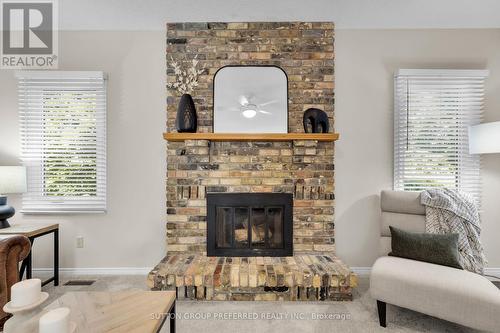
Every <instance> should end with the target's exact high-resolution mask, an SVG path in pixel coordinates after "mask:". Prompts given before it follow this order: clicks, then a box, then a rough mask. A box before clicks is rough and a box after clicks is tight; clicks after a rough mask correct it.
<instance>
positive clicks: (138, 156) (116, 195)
mask: <svg viewBox="0 0 500 333" xmlns="http://www.w3.org/2000/svg"><path fill="white" fill-rule="evenodd" d="M164 35H165V34H164V32H160V31H158V32H63V33H61V34H60V53H59V58H60V66H59V68H60V69H61V70H89V71H94V70H102V71H104V72H106V73H108V74H109V82H108V117H107V120H108V212H107V213H106V214H88V215H62V216H55V215H52V216H50V215H49V216H33V215H23V214H19V213H18V214H16V215H15V216H14V218H13V219H12V222H17V223H29V222H42V221H43V222H54V223H60V224H61V225H60V229H61V231H60V237H61V240H60V242H61V245H60V248H61V267H79V268H89V267H152V266H153V265H155V264H156V263H158V262H159V260H160V259H161V258H162V255H163V254H164V253H165V237H164V234H165V227H164V225H165V214H166V213H165V212H166V210H165V190H164V188H165V186H164V184H165V169H166V162H165V142H164V140H163V139H162V132H163V131H164V128H165V98H166V97H165V88H164V87H165V61H164V58H165V38H164ZM0 94H1V98H0V110H1V111H0V112H1V117H0V165H9V164H18V163H19V148H20V147H19V135H18V131H19V124H18V115H17V92H16V80H15V79H14V76H13V72H12V71H6V70H0ZM9 201H10V203H11V204H12V205H13V206H14V207H17V208H20V207H21V205H20V202H19V197H17V198H16V197H12V198H9ZM77 236H83V237H84V238H85V247H84V248H83V249H77V248H76V237H77ZM46 238H49V237H46ZM39 240H40V241H39ZM39 240H37V241H36V242H35V248H34V256H35V258H34V259H35V267H50V266H51V260H50V258H51V253H52V248H51V247H50V246H51V243H50V238H49V239H47V240H44V241H42V238H40V239H39Z"/></svg>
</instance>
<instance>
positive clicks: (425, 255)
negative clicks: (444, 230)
mask: <svg viewBox="0 0 500 333" xmlns="http://www.w3.org/2000/svg"><path fill="white" fill-rule="evenodd" d="M389 228H390V229H391V253H389V255H390V256H395V257H402V258H407V259H414V260H419V261H425V262H430V263H433V264H438V265H444V266H450V267H454V268H460V269H462V266H461V265H460V259H459V254H458V234H429V233H425V232H423V233H420V232H407V231H404V230H401V229H398V228H395V227H392V226H391V227H389Z"/></svg>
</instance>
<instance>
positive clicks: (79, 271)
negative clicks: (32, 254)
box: [33, 267, 152, 275]
mask: <svg viewBox="0 0 500 333" xmlns="http://www.w3.org/2000/svg"><path fill="white" fill-rule="evenodd" d="M151 270H152V268H151V267H98V268H60V269H59V272H60V273H68V274H75V275H147V274H148V273H149V272H151ZM53 271H54V269H53V268H33V272H39V273H52V272H53Z"/></svg>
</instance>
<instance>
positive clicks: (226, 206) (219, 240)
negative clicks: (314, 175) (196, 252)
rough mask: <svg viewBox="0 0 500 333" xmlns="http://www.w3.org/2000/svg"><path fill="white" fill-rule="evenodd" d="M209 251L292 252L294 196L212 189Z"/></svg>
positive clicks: (229, 253)
mask: <svg viewBox="0 0 500 333" xmlns="http://www.w3.org/2000/svg"><path fill="white" fill-rule="evenodd" d="M207 198H208V199H207V203H208V223H207V228H208V230H207V237H208V241H207V244H208V248H207V253H208V255H209V256H210V255H220V256H264V255H265V256H286V255H292V253H291V252H292V250H291V249H292V246H291V245H292V218H291V210H292V198H291V195H288V194H282V193H277V194H271V193H264V194H259V193H251V194H246V193H245V194H243V193H236V194H229V193H213V194H212V193H210V194H209V195H208V197H207Z"/></svg>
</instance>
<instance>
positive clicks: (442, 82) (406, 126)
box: [394, 70, 488, 203]
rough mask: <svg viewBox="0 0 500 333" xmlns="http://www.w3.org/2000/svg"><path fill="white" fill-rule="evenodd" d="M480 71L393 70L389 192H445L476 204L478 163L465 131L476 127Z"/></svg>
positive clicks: (484, 73)
mask: <svg viewBox="0 0 500 333" xmlns="http://www.w3.org/2000/svg"><path fill="white" fill-rule="evenodd" d="M487 76H488V72H487V71H480V70H399V71H398V73H397V74H396V75H395V84H394V96H395V101H394V189H396V190H404V191H422V190H424V189H428V188H433V187H447V188H452V189H457V190H460V191H463V192H467V193H469V194H471V195H473V196H474V197H475V198H476V200H477V201H478V203H479V199H480V174H479V168H480V160H479V156H478V155H470V154H469V151H468V144H469V140H468V127H469V126H470V125H475V124H478V123H480V121H481V115H482V111H483V107H484V81H485V79H486V77H487Z"/></svg>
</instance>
